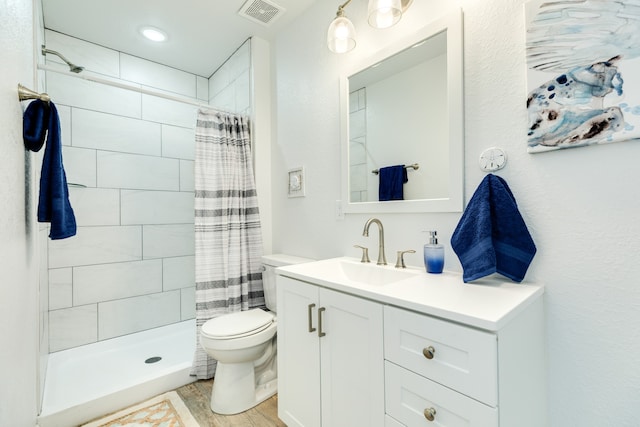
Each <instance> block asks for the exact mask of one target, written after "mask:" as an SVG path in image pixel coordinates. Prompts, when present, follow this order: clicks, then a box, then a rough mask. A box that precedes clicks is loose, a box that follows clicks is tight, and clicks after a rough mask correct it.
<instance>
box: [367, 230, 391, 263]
mask: <svg viewBox="0 0 640 427" xmlns="http://www.w3.org/2000/svg"><path fill="white" fill-rule="evenodd" d="M371 223H375V224H378V262H377V263H376V264H378V265H387V257H386V256H385V255H384V228H383V227H382V223H381V222H380V220H379V219H378V218H369V219H368V220H367V222H366V223H365V224H364V230H363V231H362V235H363V236H365V237H369V226H371Z"/></svg>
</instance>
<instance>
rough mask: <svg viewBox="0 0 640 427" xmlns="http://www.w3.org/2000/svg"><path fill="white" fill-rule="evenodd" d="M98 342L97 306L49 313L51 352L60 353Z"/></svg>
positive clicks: (92, 305) (85, 306)
mask: <svg viewBox="0 0 640 427" xmlns="http://www.w3.org/2000/svg"><path fill="white" fill-rule="evenodd" d="M97 340H98V307H97V305H96V304H91V305H83V306H79V307H72V308H64V309H62V310H54V311H50V312H49V351H50V352H54V351H60V350H65V349H67V348H71V347H77V346H80V345H84V344H90V343H93V342H96V341H97Z"/></svg>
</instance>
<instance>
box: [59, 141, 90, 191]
mask: <svg viewBox="0 0 640 427" xmlns="http://www.w3.org/2000/svg"><path fill="white" fill-rule="evenodd" d="M62 164H63V166H64V171H65V174H66V175H67V183H69V184H71V183H73V184H81V185H86V186H87V187H95V186H96V151H95V150H87V149H85V148H76V147H67V146H64V147H62Z"/></svg>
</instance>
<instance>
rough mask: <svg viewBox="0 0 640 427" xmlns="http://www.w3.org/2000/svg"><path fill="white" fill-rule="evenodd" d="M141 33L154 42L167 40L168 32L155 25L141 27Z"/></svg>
mask: <svg viewBox="0 0 640 427" xmlns="http://www.w3.org/2000/svg"><path fill="white" fill-rule="evenodd" d="M140 34H142V35H143V36H144V37H145V38H146V39H148V40H151V41H154V42H163V41H165V40H167V33H165V32H164V31H162V30H160V29H158V28H155V27H142V28H140Z"/></svg>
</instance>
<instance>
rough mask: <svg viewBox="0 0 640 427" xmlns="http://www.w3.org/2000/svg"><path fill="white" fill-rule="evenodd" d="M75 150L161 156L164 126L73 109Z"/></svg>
mask: <svg viewBox="0 0 640 427" xmlns="http://www.w3.org/2000/svg"><path fill="white" fill-rule="evenodd" d="M72 114H73V121H72V131H73V146H74V147H84V148H96V149H99V150H106V151H120V152H124V153H135V154H148V155H154V156H159V155H160V142H161V125H160V124H158V123H152V122H146V121H143V120H139V119H132V118H128V117H122V116H116V115H113V114H106V113H99V112H96V111H90V110H83V109H79V108H74V109H73V113H72Z"/></svg>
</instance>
